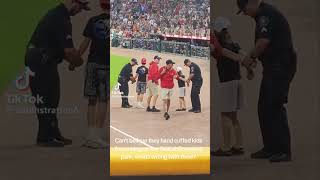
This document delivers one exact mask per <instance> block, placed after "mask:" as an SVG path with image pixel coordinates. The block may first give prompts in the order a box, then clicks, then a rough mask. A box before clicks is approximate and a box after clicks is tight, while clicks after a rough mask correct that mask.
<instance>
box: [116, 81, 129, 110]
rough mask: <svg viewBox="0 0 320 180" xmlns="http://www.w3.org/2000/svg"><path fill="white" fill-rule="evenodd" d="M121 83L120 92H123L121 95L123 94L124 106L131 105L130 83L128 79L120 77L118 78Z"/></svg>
mask: <svg viewBox="0 0 320 180" xmlns="http://www.w3.org/2000/svg"><path fill="white" fill-rule="evenodd" d="M118 82H119V84H120V87H119V88H120V92H121V96H122V106H127V105H129V100H128V95H129V85H128V81H125V80H122V79H119V80H118Z"/></svg>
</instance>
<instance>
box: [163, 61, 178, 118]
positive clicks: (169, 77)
mask: <svg viewBox="0 0 320 180" xmlns="http://www.w3.org/2000/svg"><path fill="white" fill-rule="evenodd" d="M166 64H167V65H166V66H163V67H161V68H160V69H159V74H160V81H161V98H162V100H163V110H164V112H165V113H164V118H165V119H166V120H169V119H170V115H169V113H168V112H169V108H170V98H171V96H172V95H173V87H174V79H179V77H178V74H177V72H176V71H175V70H174V68H173V65H174V64H175V62H173V61H172V60H171V59H169V60H167V61H166Z"/></svg>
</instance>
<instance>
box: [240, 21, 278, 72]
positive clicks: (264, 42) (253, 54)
mask: <svg viewBox="0 0 320 180" xmlns="http://www.w3.org/2000/svg"><path fill="white" fill-rule="evenodd" d="M256 26H257V40H256V45H255V47H254V48H253V49H252V50H251V51H250V52H249V54H248V55H247V56H246V57H245V58H244V61H243V65H244V66H246V67H250V66H251V65H252V63H253V62H254V61H253V59H257V58H258V57H259V56H261V55H262V54H263V53H264V52H265V50H266V49H267V48H268V46H269V45H270V42H271V39H272V32H273V30H274V29H273V20H272V18H271V17H269V16H262V17H260V18H259V19H258V21H257V25H256Z"/></svg>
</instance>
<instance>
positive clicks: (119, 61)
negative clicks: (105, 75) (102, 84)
mask: <svg viewBox="0 0 320 180" xmlns="http://www.w3.org/2000/svg"><path fill="white" fill-rule="evenodd" d="M130 59H131V58H130V57H125V56H119V55H114V54H111V56H110V67H112V68H110V87H114V86H115V85H116V83H117V81H118V76H119V73H120V71H121V69H122V68H123V66H124V65H125V64H127V63H129V62H130Z"/></svg>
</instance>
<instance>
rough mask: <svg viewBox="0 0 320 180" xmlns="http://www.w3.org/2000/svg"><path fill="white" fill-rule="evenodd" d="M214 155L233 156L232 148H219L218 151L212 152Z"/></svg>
mask: <svg viewBox="0 0 320 180" xmlns="http://www.w3.org/2000/svg"><path fill="white" fill-rule="evenodd" d="M212 155H213V156H232V151H231V150H227V151H225V150H222V149H218V150H216V151H213V152H212Z"/></svg>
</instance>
